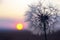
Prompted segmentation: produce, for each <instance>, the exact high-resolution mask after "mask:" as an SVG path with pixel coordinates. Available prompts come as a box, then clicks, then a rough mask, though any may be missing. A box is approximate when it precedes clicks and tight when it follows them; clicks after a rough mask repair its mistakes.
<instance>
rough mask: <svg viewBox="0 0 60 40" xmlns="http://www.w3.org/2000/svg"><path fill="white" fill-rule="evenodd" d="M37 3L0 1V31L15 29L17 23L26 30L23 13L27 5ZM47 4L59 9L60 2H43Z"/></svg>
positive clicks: (49, 0)
mask: <svg viewBox="0 0 60 40" xmlns="http://www.w3.org/2000/svg"><path fill="white" fill-rule="evenodd" d="M43 1H44V0H42V2H43ZM37 2H38V0H0V29H1V28H2V29H16V24H18V23H22V24H23V25H24V28H27V27H26V26H27V23H26V22H24V19H25V16H24V15H25V12H26V11H27V10H28V5H30V4H34V3H37ZM49 2H50V3H52V4H53V5H54V6H55V5H57V7H58V8H59V7H60V0H45V2H44V4H48V3H49Z"/></svg>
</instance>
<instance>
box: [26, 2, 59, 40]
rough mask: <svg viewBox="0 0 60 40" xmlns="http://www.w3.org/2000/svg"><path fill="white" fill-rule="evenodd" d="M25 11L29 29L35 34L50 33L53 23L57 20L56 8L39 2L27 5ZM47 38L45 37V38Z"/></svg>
mask: <svg viewBox="0 0 60 40" xmlns="http://www.w3.org/2000/svg"><path fill="white" fill-rule="evenodd" d="M29 8H30V9H29V10H28V11H27V12H26V18H27V19H26V21H27V22H29V29H30V30H32V31H33V33H36V34H39V35H40V34H41V33H42V34H43V33H44V34H45V37H46V34H47V33H52V31H53V30H54V29H53V28H54V24H55V23H56V22H57V17H58V15H57V14H58V9H57V8H55V7H53V6H51V5H49V6H44V5H42V3H41V2H39V3H38V4H37V5H29ZM45 40H47V39H45Z"/></svg>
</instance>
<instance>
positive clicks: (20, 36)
mask: <svg viewBox="0 0 60 40" xmlns="http://www.w3.org/2000/svg"><path fill="white" fill-rule="evenodd" d="M47 38H48V40H60V31H58V32H56V33H54V34H50V35H48V36H47ZM42 39H43V40H44V36H43V35H42V36H38V35H33V34H32V33H31V32H29V31H8V32H7V31H6V32H0V40H42Z"/></svg>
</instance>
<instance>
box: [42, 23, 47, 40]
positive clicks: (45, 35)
mask: <svg viewBox="0 0 60 40" xmlns="http://www.w3.org/2000/svg"><path fill="white" fill-rule="evenodd" d="M43 25H44V37H45V40H47V34H46V23H45V22H44V23H43Z"/></svg>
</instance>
